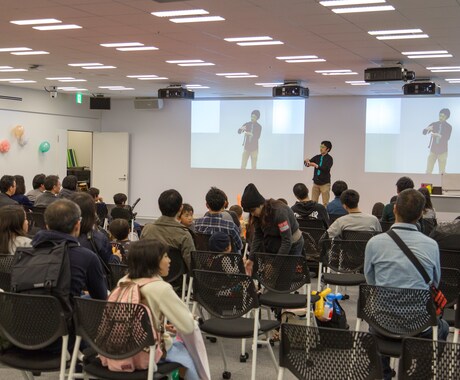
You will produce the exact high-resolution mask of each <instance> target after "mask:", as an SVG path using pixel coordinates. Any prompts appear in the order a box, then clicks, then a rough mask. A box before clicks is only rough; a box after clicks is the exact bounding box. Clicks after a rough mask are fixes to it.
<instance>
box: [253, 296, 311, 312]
mask: <svg viewBox="0 0 460 380" xmlns="http://www.w3.org/2000/svg"><path fill="white" fill-rule="evenodd" d="M306 297H307V296H306V295H305V294H286V293H284V294H283V293H274V292H267V293H264V294H261V295H260V297H259V302H260V304H261V305H265V306H272V307H284V308H289V309H291V308H297V307H305V306H306V305H307V298H306Z"/></svg>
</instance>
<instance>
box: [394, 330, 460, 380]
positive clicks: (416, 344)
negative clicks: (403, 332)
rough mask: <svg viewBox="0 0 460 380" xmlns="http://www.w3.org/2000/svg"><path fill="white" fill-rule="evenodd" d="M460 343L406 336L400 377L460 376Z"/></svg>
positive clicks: (418, 379) (415, 379) (417, 379)
mask: <svg viewBox="0 0 460 380" xmlns="http://www.w3.org/2000/svg"><path fill="white" fill-rule="evenodd" d="M459 363H460V344H458V343H448V342H443V341H433V340H431V339H422V338H404V340H403V344H402V355H401V358H400V360H399V371H398V379H401V380H409V379H413V380H432V379H459V378H460V366H459Z"/></svg>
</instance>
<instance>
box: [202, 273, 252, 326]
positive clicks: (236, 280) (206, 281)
mask: <svg viewBox="0 0 460 380" xmlns="http://www.w3.org/2000/svg"><path fill="white" fill-rule="evenodd" d="M193 278H194V280H193V297H194V298H195V300H196V301H197V302H198V303H199V304H200V305H201V306H203V307H204V308H205V309H206V310H207V311H208V313H210V314H211V315H213V316H214V317H217V318H222V319H234V318H238V317H241V316H243V315H245V314H247V313H248V312H249V311H250V310H252V309H255V308H258V307H259V299H258V296H257V291H256V288H255V285H254V281H253V280H252V279H251V277H249V276H247V275H245V274H239V273H224V272H215V271H206V270H200V269H195V270H194V271H193Z"/></svg>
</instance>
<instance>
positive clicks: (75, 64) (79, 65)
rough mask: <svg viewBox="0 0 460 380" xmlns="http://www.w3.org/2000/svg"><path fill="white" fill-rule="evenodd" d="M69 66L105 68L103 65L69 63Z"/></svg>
mask: <svg viewBox="0 0 460 380" xmlns="http://www.w3.org/2000/svg"><path fill="white" fill-rule="evenodd" d="M68 66H75V67H82V66H103V64H102V63H69V64H68Z"/></svg>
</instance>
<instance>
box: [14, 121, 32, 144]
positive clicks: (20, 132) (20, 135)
mask: <svg viewBox="0 0 460 380" xmlns="http://www.w3.org/2000/svg"><path fill="white" fill-rule="evenodd" d="M13 135H14V137H16V139H17V140H18V144H19V145H20V146H25V145H26V144H27V143H28V142H29V140H28V139H27V138H26V137H25V136H24V127H23V126H22V125H16V126H15V127H14V128H13Z"/></svg>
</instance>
